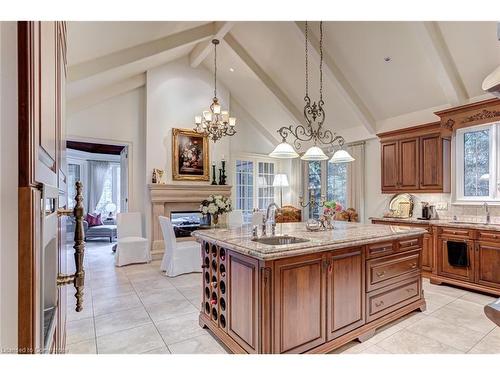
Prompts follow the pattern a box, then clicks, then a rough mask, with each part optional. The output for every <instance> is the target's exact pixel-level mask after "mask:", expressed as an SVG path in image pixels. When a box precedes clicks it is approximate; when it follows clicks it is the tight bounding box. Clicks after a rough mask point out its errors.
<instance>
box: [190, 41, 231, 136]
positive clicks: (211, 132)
mask: <svg viewBox="0 0 500 375" xmlns="http://www.w3.org/2000/svg"><path fill="white" fill-rule="evenodd" d="M212 44H213V45H214V67H215V69H214V98H213V99H212V104H211V105H210V108H209V110H208V111H203V113H202V115H201V116H195V117H194V122H195V124H196V127H195V128H194V130H195V131H196V132H197V133H200V134H203V135H206V136H207V137H208V138H209V139H211V140H212V141H214V142H216V141H217V140H219V139H221V138H222V137H224V136H232V135H235V134H236V130H234V126H235V125H236V118H235V117H229V112H228V111H222V110H221V106H220V104H219V99H218V98H217V45H218V44H219V40H218V39H214V40H212Z"/></svg>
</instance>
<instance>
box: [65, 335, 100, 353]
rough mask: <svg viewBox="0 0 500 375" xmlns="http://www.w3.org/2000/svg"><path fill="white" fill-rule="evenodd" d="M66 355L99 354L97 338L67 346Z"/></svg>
mask: <svg viewBox="0 0 500 375" xmlns="http://www.w3.org/2000/svg"><path fill="white" fill-rule="evenodd" d="M66 354H97V351H96V344H95V338H92V339H90V340H85V341H80V342H77V343H75V344H69V345H66Z"/></svg>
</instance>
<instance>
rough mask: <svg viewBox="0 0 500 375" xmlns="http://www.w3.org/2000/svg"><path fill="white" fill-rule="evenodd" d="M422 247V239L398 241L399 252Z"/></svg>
mask: <svg viewBox="0 0 500 375" xmlns="http://www.w3.org/2000/svg"><path fill="white" fill-rule="evenodd" d="M421 247H422V237H415V238H409V239H404V240H400V241H398V250H399V251H407V250H416V249H419V248H421Z"/></svg>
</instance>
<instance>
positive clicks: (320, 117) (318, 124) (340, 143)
mask: <svg viewBox="0 0 500 375" xmlns="http://www.w3.org/2000/svg"><path fill="white" fill-rule="evenodd" d="M304 34H305V41H306V42H305V55H306V90H305V91H306V94H305V97H304V101H305V103H306V104H305V106H304V119H305V121H306V125H305V126H304V125H296V126H294V125H290V126H283V127H281V128H280V129H279V130H278V133H279V135H280V136H281V138H282V141H281V143H280V144H279V145H278V146H276V148H275V149H274V151H273V152H271V153H270V154H269V156H271V157H274V158H280V159H291V158H297V157H299V154H298V153H297V151H296V150H300V148H301V143H302V142H309V141H313V142H314V146H312V147H309V149H307V151H306V152H305V153H304V155H303V156H302V157H301V159H302V160H308V161H315V160H327V159H329V157H328V156H327V155H325V153H324V152H323V150H322V149H321V148H320V147H319V146H320V145H325V146H327V147H328V148H329V150H331V151H333V150H334V149H335V148H336V146H337V150H336V151H335V152H334V153H333V156H332V158H331V159H330V162H332V163H345V162H351V161H353V160H354V158H353V157H352V156H351V155H350V154H349V153H348V152H347V151H346V150H344V149H343V147H344V143H345V140H344V137H342V136H340V135H337V134H335V133H333V132H332V131H331V130H328V129H324V128H323V123H324V122H325V110H324V108H323V107H324V105H325V102H324V100H323V22H322V21H321V22H320V23H319V34H320V39H319V53H320V62H319V100H318V101H317V102H316V101H314V102H312V103H311V98H310V97H309V61H308V25H307V21H306V23H305V32H304ZM289 135H290V136H291V137H293V138H294V139H293V146H292V145H291V144H290V143H288V142H287V137H288V136H289Z"/></svg>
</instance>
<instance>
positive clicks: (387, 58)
mask: <svg viewBox="0 0 500 375" xmlns="http://www.w3.org/2000/svg"><path fill="white" fill-rule="evenodd" d="M391 60H392V59H391V57H390V56H387V57H384V61H385V62H389V61H391Z"/></svg>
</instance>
